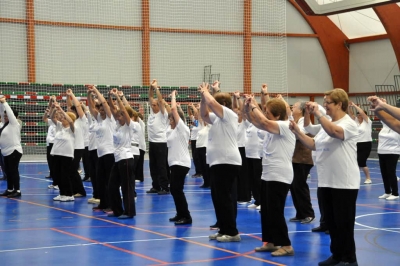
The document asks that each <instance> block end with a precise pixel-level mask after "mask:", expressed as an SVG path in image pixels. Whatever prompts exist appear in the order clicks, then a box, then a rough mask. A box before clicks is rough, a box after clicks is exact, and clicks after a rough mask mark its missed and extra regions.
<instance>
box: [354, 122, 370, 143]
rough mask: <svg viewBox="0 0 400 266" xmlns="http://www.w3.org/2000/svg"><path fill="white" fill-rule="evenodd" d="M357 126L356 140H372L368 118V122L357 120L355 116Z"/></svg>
mask: <svg viewBox="0 0 400 266" xmlns="http://www.w3.org/2000/svg"><path fill="white" fill-rule="evenodd" d="M354 121H355V122H356V124H357V126H358V141H357V142H370V141H372V121H371V119H369V118H368V122H365V120H364V119H363V121H362V122H361V124H360V122H358V119H357V117H356V118H355V119H354Z"/></svg>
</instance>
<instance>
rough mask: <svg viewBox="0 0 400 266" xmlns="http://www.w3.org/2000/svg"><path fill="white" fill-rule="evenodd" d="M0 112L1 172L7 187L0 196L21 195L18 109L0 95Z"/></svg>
mask: <svg viewBox="0 0 400 266" xmlns="http://www.w3.org/2000/svg"><path fill="white" fill-rule="evenodd" d="M0 112H1V113H3V112H4V115H3V119H4V120H3V121H4V125H3V127H1V128H0V150H1V154H2V156H3V159H4V165H5V166H6V167H5V168H4V169H3V172H5V173H6V176H7V189H6V190H5V191H4V192H3V193H2V194H0V196H7V197H8V198H17V197H21V190H20V175H19V169H18V168H19V161H20V160H21V157H22V153H23V151H22V146H21V125H20V123H19V122H18V111H17V110H16V109H14V108H11V107H10V106H9V105H8V103H7V101H6V98H5V97H4V96H1V97H0Z"/></svg>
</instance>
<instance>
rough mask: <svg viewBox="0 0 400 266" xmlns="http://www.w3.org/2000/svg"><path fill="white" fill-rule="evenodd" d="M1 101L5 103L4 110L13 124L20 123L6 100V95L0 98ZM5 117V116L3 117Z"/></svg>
mask: <svg viewBox="0 0 400 266" xmlns="http://www.w3.org/2000/svg"><path fill="white" fill-rule="evenodd" d="M0 103H1V104H2V105H3V110H4V111H5V112H6V113H7V117H8V121H9V122H10V124H11V125H18V124H19V123H18V120H17V117H15V115H14V112H13V111H12V109H11V107H10V106H9V105H8V103H7V101H6V97H4V96H2V97H1V98H0ZM3 119H4V117H3ZM3 121H4V120H3Z"/></svg>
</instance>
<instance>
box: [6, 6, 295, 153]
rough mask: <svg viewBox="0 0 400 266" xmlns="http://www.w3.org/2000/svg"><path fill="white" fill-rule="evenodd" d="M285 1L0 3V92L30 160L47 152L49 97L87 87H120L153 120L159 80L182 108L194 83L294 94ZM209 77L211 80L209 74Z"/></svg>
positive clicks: (192, 98)
mask: <svg viewBox="0 0 400 266" xmlns="http://www.w3.org/2000/svg"><path fill="white" fill-rule="evenodd" d="M287 4H288V3H287V1H282V0H268V1H265V0H222V1H214V0H203V1H197V0H165V1H156V0H111V1H98V0H52V1H44V0H3V1H0V32H1V38H0V95H6V97H7V102H9V103H10V104H11V105H13V106H15V107H16V108H17V110H18V111H19V112H20V117H21V120H22V121H23V123H24V124H23V129H22V144H23V149H24V154H32V155H37V154H45V151H46V148H45V145H46V144H45V137H46V132H47V128H46V125H45V124H44V123H43V122H42V120H41V119H42V116H43V112H44V110H45V109H46V106H47V102H48V97H49V96H50V95H56V96H57V97H58V99H59V101H60V100H61V102H65V91H66V89H68V88H71V89H72V90H73V91H74V93H75V95H76V96H77V97H78V98H82V99H85V97H86V89H85V87H84V85H85V84H97V85H98V87H99V89H100V90H101V92H103V93H106V91H107V90H109V89H110V88H113V87H119V88H121V89H122V90H123V91H124V93H125V94H127V95H129V97H128V100H129V101H131V102H132V104H134V107H136V109H137V110H138V111H140V112H142V113H143V114H144V116H145V118H146V117H147V114H148V112H149V106H148V104H147V101H148V95H147V94H148V86H149V84H150V82H151V80H152V79H157V80H158V83H159V84H160V85H161V86H162V88H161V92H162V94H163V95H164V97H165V98H166V101H168V96H169V94H170V92H171V91H172V90H174V89H177V90H178V100H179V101H180V102H181V103H182V106H183V109H184V110H185V108H186V104H187V103H188V102H198V101H199V99H200V98H199V94H198V93H197V86H198V85H199V84H200V83H201V82H203V81H206V82H209V81H210V80H213V79H219V81H220V82H221V90H222V91H223V92H234V91H241V92H246V93H259V92H260V88H261V84H262V83H267V84H268V86H269V91H270V92H272V93H281V94H283V95H287V92H288V84H287V37H286V5H287ZM207 66H209V67H210V69H209V73H208V72H207V73H208V74H209V75H208V76H207V77H208V79H206V70H207V69H206V68H205V67H207Z"/></svg>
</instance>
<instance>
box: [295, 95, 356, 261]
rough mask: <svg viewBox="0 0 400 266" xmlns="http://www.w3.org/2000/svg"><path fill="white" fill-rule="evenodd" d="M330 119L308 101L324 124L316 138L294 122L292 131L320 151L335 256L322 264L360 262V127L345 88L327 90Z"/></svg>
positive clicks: (319, 167) (319, 168)
mask: <svg viewBox="0 0 400 266" xmlns="http://www.w3.org/2000/svg"><path fill="white" fill-rule="evenodd" d="M325 96H326V98H325V100H324V106H325V109H326V114H327V115H329V116H330V117H331V118H332V120H330V119H329V118H327V116H326V115H324V114H323V113H322V112H321V111H320V110H319V107H318V104H317V103H314V102H308V103H307V108H308V109H309V112H310V113H311V114H313V115H314V116H315V117H316V118H317V120H318V121H319V123H320V125H321V127H322V128H321V130H320V131H319V132H318V133H317V135H316V136H315V137H314V138H311V137H309V136H307V135H306V134H304V132H302V131H301V130H300V128H299V127H298V126H297V124H296V123H295V122H294V121H291V125H290V127H291V130H292V132H293V133H294V134H295V135H296V136H297V138H298V139H299V140H300V141H301V142H302V143H303V144H304V145H305V146H306V147H308V148H309V149H312V150H316V159H315V165H316V167H317V172H318V187H319V188H320V190H321V193H320V195H319V196H320V197H321V199H320V200H321V201H322V202H324V212H325V213H324V215H325V221H326V224H327V227H328V230H329V233H330V238H331V245H330V249H331V253H332V255H331V256H330V257H329V258H328V259H326V260H324V261H321V262H319V263H318V265H320V266H324V265H350V266H355V265H358V263H357V257H356V245H355V241H354V225H355V217H356V201H357V195H358V190H359V188H360V171H359V169H358V164H357V148H356V143H357V140H358V128H357V124H356V123H355V122H354V120H352V119H351V117H350V116H349V115H347V113H346V112H347V108H348V103H349V98H348V95H347V93H346V92H345V91H344V90H342V89H334V90H330V91H327V92H325Z"/></svg>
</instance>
